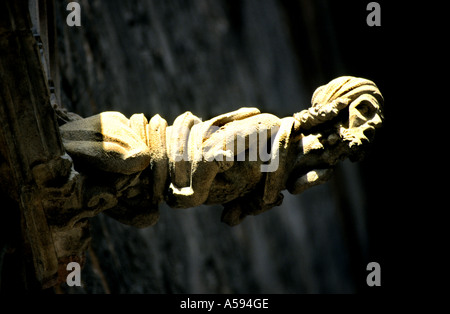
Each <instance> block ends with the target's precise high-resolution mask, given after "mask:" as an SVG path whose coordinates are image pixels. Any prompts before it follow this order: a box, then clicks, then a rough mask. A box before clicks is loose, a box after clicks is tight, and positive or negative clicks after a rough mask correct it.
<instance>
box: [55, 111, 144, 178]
mask: <svg viewBox="0 0 450 314" xmlns="http://www.w3.org/2000/svg"><path fill="white" fill-rule="evenodd" d="M60 132H61V137H62V140H63V144H64V147H65V149H66V150H67V152H68V153H69V155H70V156H71V157H72V158H73V159H74V160H76V161H78V162H80V163H82V164H84V165H88V166H92V167H94V168H96V169H100V170H103V171H107V172H114V173H121V174H127V175H129V174H133V173H136V172H140V171H142V170H144V169H145V168H146V167H147V166H148V165H149V164H150V150H149V148H148V147H147V145H146V142H145V139H142V138H141V137H140V136H139V135H138V134H137V133H136V132H135V131H134V130H133V129H132V128H131V127H130V121H129V120H128V119H127V118H126V117H125V116H124V115H123V114H121V113H120V112H112V111H108V112H102V113H100V114H98V115H95V116H92V117H89V118H86V119H81V120H76V121H72V122H69V123H66V124H64V125H62V126H61V127H60Z"/></svg>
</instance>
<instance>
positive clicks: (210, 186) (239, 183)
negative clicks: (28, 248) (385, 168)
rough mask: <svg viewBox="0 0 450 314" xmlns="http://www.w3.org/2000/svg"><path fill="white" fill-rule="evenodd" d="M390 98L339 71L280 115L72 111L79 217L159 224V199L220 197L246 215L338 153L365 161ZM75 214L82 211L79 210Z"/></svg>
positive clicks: (193, 202)
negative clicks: (296, 108) (79, 114)
mask: <svg viewBox="0 0 450 314" xmlns="http://www.w3.org/2000/svg"><path fill="white" fill-rule="evenodd" d="M382 104H383V97H382V95H381V93H380V91H379V90H378V88H377V86H376V85H375V84H374V83H373V82H372V81H369V80H366V79H363V78H356V77H351V76H343V77H339V78H336V79H334V80H332V81H331V82H329V83H328V84H326V85H324V86H321V87H319V88H318V89H317V90H316V91H315V92H314V94H313V97H312V106H311V107H310V108H309V109H307V110H303V111H300V112H298V113H296V114H294V115H293V117H287V118H281V119H280V118H278V117H276V116H274V115H272V114H268V113H261V112H260V111H259V110H258V109H256V108H241V109H239V110H236V111H233V112H229V113H226V114H223V115H220V116H218V117H215V118H213V119H210V120H207V121H201V119H199V118H198V117H196V116H195V115H193V114H192V113H191V112H186V113H184V114H182V115H181V116H179V117H178V118H177V119H176V120H175V121H174V123H173V125H171V126H168V124H167V122H166V120H164V119H163V118H162V117H160V116H159V115H155V116H153V117H152V118H151V119H150V121H148V120H147V119H146V118H145V117H144V115H143V114H134V115H133V116H131V118H130V119H127V118H126V117H125V116H124V115H123V114H121V113H119V112H102V113H100V114H98V115H95V116H91V117H88V118H84V119H83V118H75V119H72V121H70V122H68V123H66V124H63V125H62V126H61V127H60V132H61V137H62V140H63V144H64V147H65V149H66V151H67V153H68V154H69V155H70V157H71V158H72V159H73V161H74V165H75V170H76V171H77V172H78V173H80V174H81V176H82V178H83V179H82V188H81V190H80V191H81V192H80V193H79V194H78V195H79V197H81V201H79V204H81V207H82V210H80V211H76V215H73V216H72V217H70V219H71V220H72V221H74V222H75V221H77V220H79V219H80V218H82V217H89V216H92V215H94V214H97V213H99V212H104V213H106V214H108V215H110V216H111V217H113V218H115V219H117V220H119V221H121V222H123V223H125V224H130V225H133V226H136V227H146V226H151V225H153V224H155V223H156V222H157V221H158V218H159V211H158V205H159V204H160V203H161V202H164V201H165V202H167V204H168V205H169V206H170V207H173V208H189V207H194V206H197V205H201V204H222V205H223V207H224V210H223V213H222V221H224V222H225V223H227V224H229V225H236V224H239V223H240V222H241V221H242V220H243V219H244V218H245V217H246V216H247V215H255V214H259V213H262V212H264V211H266V210H268V209H270V208H272V207H274V206H277V205H280V204H281V202H282V200H283V195H282V194H281V191H283V190H285V189H287V190H288V191H289V192H290V193H293V194H299V193H301V192H302V191H304V190H305V189H308V188H309V187H312V186H314V185H317V184H321V183H324V182H326V181H327V180H329V179H330V177H331V174H332V170H333V168H334V167H335V165H336V164H337V163H338V161H340V160H343V159H345V158H347V157H348V158H350V159H351V160H358V159H359V158H360V157H361V156H362V154H363V153H364V151H365V147H366V146H367V145H366V144H369V143H370V141H372V139H373V137H374V134H375V129H376V128H378V127H380V126H381V124H382V119H383V115H382ZM73 213H75V212H73Z"/></svg>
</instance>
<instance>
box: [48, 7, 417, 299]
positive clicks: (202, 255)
mask: <svg viewBox="0 0 450 314" xmlns="http://www.w3.org/2000/svg"><path fill="white" fill-rule="evenodd" d="M66 3H67V2H65V1H57V26H58V29H57V31H58V39H59V42H58V52H59V68H60V76H61V105H62V106H64V107H66V108H67V109H69V110H70V111H73V112H76V113H78V114H80V115H82V116H89V115H92V114H95V113H98V112H101V111H107V110H118V111H121V112H123V113H124V114H125V115H127V116H130V115H131V114H133V113H140V112H142V113H144V114H145V115H146V116H147V118H150V117H151V116H153V115H154V114H156V113H159V114H160V115H161V116H162V117H164V118H165V119H166V120H167V121H168V122H169V124H171V123H172V122H173V120H174V118H175V117H176V116H177V115H179V114H182V113H183V112H185V111H187V110H189V111H192V112H193V113H194V114H196V115H197V116H199V117H202V118H203V119H204V120H206V119H207V118H210V117H212V116H215V115H218V114H221V113H224V112H228V111H231V110H234V109H237V108H239V107H242V106H256V107H258V108H260V109H261V110H262V111H266V112H271V113H274V114H276V115H278V116H280V117H283V116H289V115H292V114H293V113H294V112H297V111H300V110H301V109H305V108H307V107H308V106H309V105H310V104H309V101H310V97H311V95H312V93H313V91H314V90H315V88H317V87H318V86H320V85H323V84H326V83H327V82H328V81H330V80H331V79H333V78H335V77H337V76H341V75H352V76H361V77H364V78H367V79H370V80H373V81H374V82H375V83H376V84H377V86H378V87H379V89H380V91H381V92H382V94H383V96H384V98H385V107H384V109H385V111H384V113H385V118H386V119H385V122H384V127H383V129H381V130H379V131H378V132H377V134H376V138H375V142H374V144H373V146H372V148H371V150H370V152H369V153H368V155H367V156H366V158H365V159H364V160H363V161H362V162H359V163H356V164H352V163H350V162H345V163H343V165H341V166H340V167H339V168H338V171H337V172H336V174H335V176H334V178H333V179H332V180H331V181H330V182H329V183H327V184H325V185H322V186H319V187H314V188H312V189H310V190H308V191H306V192H304V193H303V194H302V195H300V196H291V195H289V193H288V192H286V191H285V192H284V194H285V200H284V203H283V205H282V206H280V207H277V208H274V209H272V210H271V211H269V212H267V213H264V214H262V215H260V216H256V217H248V218H247V219H246V220H245V221H244V222H243V223H242V224H241V225H239V226H236V227H232V228H230V227H228V226H226V225H224V224H222V223H220V207H214V206H210V207H206V206H201V207H199V208H194V209H186V210H174V209H170V208H168V207H167V206H165V205H163V206H161V208H160V210H161V218H160V221H159V222H158V224H157V225H155V226H154V227H150V228H146V229H141V230H139V229H136V228H133V227H129V226H125V225H123V224H120V223H118V222H116V221H114V220H113V219H111V218H109V217H107V216H105V215H99V216H98V217H96V218H94V219H92V220H91V222H92V226H91V231H92V237H93V239H92V244H91V247H90V249H89V251H88V259H87V265H86V266H85V268H84V270H83V272H82V280H83V287H81V288H69V287H67V286H65V285H64V284H63V285H62V286H61V288H60V289H59V290H58V291H59V292H67V293H105V292H112V293H228V292H230V293H349V292H368V293H374V292H383V291H384V292H385V291H390V292H398V291H405V290H408V289H414V287H413V286H411V285H410V284H409V281H407V280H408V279H411V272H410V268H409V267H408V265H409V264H408V262H407V261H411V260H414V259H415V258H417V255H422V254H425V253H424V251H422V249H423V248H424V247H425V246H422V244H421V243H420V242H418V241H417V240H416V239H417V238H416V235H417V230H416V229H415V227H413V226H412V223H411V219H412V217H413V216H414V215H415V211H414V208H413V205H417V204H418V203H417V202H418V199H414V200H413V201H411V195H410V194H411V193H412V191H411V190H409V189H407V188H406V186H405V185H404V184H402V182H405V181H406V182H412V181H413V180H414V178H413V173H412V172H411V167H412V164H413V163H414V162H415V161H414V160H411V158H408V157H407V156H408V154H407V153H406V152H407V149H408V148H409V149H410V148H411V143H412V142H414V140H417V138H415V139H413V138H412V137H411V136H407V133H408V132H410V131H411V130H405V128H404V124H403V122H404V121H406V120H408V119H409V118H413V113H414V111H415V108H416V107H415V106H416V103H417V102H418V101H417V99H415V98H407V101H405V95H406V94H409V93H410V92H411V91H410V90H411V88H413V89H414V84H410V83H409V82H413V83H414V82H416V81H417V79H418V74H417V73H415V72H414V71H412V70H411V67H410V66H409V61H408V56H410V55H411V53H412V51H413V49H414V47H415V46H416V41H417V39H415V40H414V41H413V42H412V41H411V40H412V38H411V35H410V34H411V33H414V30H415V29H416V28H420V20H419V19H416V20H415V21H419V22H417V23H419V25H417V24H413V23H410V21H411V20H414V19H415V16H413V15H412V13H411V11H410V7H411V6H401V5H397V6H396V7H394V5H393V4H392V3H388V2H387V1H378V3H380V5H381V26H380V27H369V26H367V24H366V17H367V15H368V13H369V12H368V11H366V6H367V3H369V1H331V0H330V1H326V0H318V1H312V0H309V1H308V0H297V1H288V0H282V1H275V0H263V1H256V0H245V1H237V0H233V1H225V0H223V1H206V0H203V1H202V0H197V1H177V0H172V1H119V0H117V1H116V0H108V1H88V0H84V1H79V3H80V4H81V8H82V14H81V16H82V26H81V27H79V28H77V27H72V28H71V27H68V26H67V25H66V24H65V17H66V16H67V13H68V12H67V11H66V10H65V5H66ZM424 14H425V13H424ZM418 26H419V27H418ZM407 199H409V201H407ZM424 223H425V222H424ZM416 260H417V259H416ZM372 261H375V262H378V263H380V265H381V274H382V286H381V287H367V285H366V276H367V274H368V272H367V271H366V265H367V263H369V262H372ZM417 276H421V275H419V274H418V272H416V273H414V276H413V277H417Z"/></svg>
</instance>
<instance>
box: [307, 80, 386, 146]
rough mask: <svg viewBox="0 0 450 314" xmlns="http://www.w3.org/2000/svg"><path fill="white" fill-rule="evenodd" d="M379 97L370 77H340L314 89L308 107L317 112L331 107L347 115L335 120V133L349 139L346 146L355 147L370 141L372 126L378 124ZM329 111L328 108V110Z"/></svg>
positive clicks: (380, 113) (381, 97)
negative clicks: (336, 123) (310, 106)
mask: <svg viewBox="0 0 450 314" xmlns="http://www.w3.org/2000/svg"><path fill="white" fill-rule="evenodd" d="M383 101H384V99H383V96H382V95H381V93H380V91H379V90H378V87H377V86H376V85H375V83H373V82H372V81H370V80H367V79H363V78H358V77H352V76H341V77H338V78H336V79H334V80H332V81H331V82H329V83H328V84H326V85H323V86H320V87H319V88H317V89H316V91H315V92H314V94H313V96H312V100H311V103H312V108H313V110H315V111H317V112H318V113H319V114H320V112H321V111H323V109H322V108H328V107H329V108H334V109H335V110H339V114H341V113H343V114H344V116H345V115H347V114H348V118H345V119H338V120H339V122H338V125H337V128H338V134H339V136H340V137H341V138H342V139H343V140H344V141H348V142H349V146H350V147H352V146H355V145H356V146H359V145H362V144H363V142H366V141H370V140H372V137H373V136H374V133H375V132H374V131H375V128H378V127H380V126H381V124H382V120H383V113H382V105H383ZM328 111H329V110H328Z"/></svg>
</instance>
